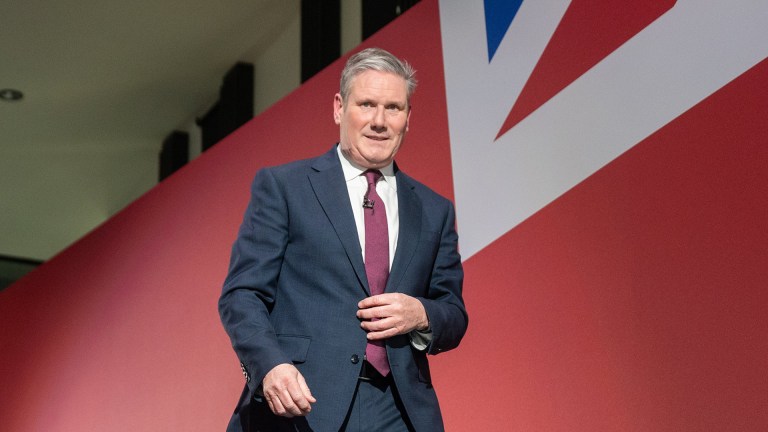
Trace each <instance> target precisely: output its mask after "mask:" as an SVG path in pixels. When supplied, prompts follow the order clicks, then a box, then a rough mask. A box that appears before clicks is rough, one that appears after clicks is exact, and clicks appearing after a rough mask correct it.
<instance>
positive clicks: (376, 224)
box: [363, 170, 389, 376]
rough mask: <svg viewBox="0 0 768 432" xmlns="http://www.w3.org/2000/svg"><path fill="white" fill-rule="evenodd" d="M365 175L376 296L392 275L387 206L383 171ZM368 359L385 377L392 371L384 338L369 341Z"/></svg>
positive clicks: (369, 266)
mask: <svg viewBox="0 0 768 432" xmlns="http://www.w3.org/2000/svg"><path fill="white" fill-rule="evenodd" d="M364 174H365V178H366V180H368V191H367V192H366V193H365V197H364V198H363V213H364V214H365V273H366V274H367V276H368V286H369V287H370V289H371V295H377V294H381V293H383V292H384V287H385V286H386V285H387V278H389V231H388V229H387V209H386V208H385V207H384V202H383V201H382V200H381V198H380V197H379V194H377V193H376V182H377V181H379V179H380V178H381V172H379V171H378V170H368V171H366V172H365V173H364ZM365 358H366V359H367V360H368V363H370V364H371V365H372V366H373V367H374V368H376V370H377V371H379V373H381V374H382V375H384V376H387V375H388V374H389V360H387V349H386V348H385V347H384V342H383V341H380V340H379V341H369V342H368V346H366V348H365Z"/></svg>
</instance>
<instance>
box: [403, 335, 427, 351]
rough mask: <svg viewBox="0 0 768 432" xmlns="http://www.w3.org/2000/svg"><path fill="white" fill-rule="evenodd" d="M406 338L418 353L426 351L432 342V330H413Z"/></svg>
mask: <svg viewBox="0 0 768 432" xmlns="http://www.w3.org/2000/svg"><path fill="white" fill-rule="evenodd" d="M408 336H409V337H410V338H411V345H412V346H413V347H414V348H416V349H417V350H419V351H424V350H426V349H427V347H428V346H429V344H430V343H431V342H432V330H426V331H419V330H413V331H412V332H410V333H408Z"/></svg>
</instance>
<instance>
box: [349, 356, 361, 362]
mask: <svg viewBox="0 0 768 432" xmlns="http://www.w3.org/2000/svg"><path fill="white" fill-rule="evenodd" d="M349 361H351V362H352V364H357V363H358V362H359V361H360V357H358V355H357V354H352V358H350V359H349Z"/></svg>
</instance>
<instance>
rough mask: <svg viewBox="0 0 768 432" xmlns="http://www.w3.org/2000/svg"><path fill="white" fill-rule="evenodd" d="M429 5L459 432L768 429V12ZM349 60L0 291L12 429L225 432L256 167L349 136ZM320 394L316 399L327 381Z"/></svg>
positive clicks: (414, 41) (5, 425) (440, 379)
mask: <svg viewBox="0 0 768 432" xmlns="http://www.w3.org/2000/svg"><path fill="white" fill-rule="evenodd" d="M652 3H654V4H652V5H636V4H634V3H632V2H620V1H609V0H601V1H599V2H587V1H578V0H574V1H570V2H569V1H562V0H558V1H551V2H550V1H548V2H530V1H525V2H521V1H517V2H515V1H494V0H485V1H479V0H469V1H448V0H445V1H439V2H438V1H437V0H422V1H421V2H420V3H419V4H418V5H416V6H415V7H413V8H411V9H410V10H409V11H408V12H406V13H405V14H404V15H403V16H402V17H400V18H399V19H398V20H396V21H395V22H394V23H392V24H391V25H389V26H387V27H386V28H385V29H383V30H382V31H381V32H379V33H377V34H376V35H375V36H374V37H372V38H371V39H369V40H367V41H366V42H365V43H364V44H363V46H366V47H367V46H380V47H383V48H385V49H388V50H391V51H392V52H394V53H395V54H397V55H399V56H402V57H405V58H407V59H408V60H409V61H410V62H412V63H413V64H414V66H415V67H416V69H417V70H418V77H419V80H420V85H419V89H418V90H417V92H416V95H415V97H414V100H413V105H414V112H413V115H412V117H411V132H410V133H409V136H408V138H407V140H406V142H405V144H404V147H403V149H402V150H401V153H400V154H399V157H398V163H399V164H400V166H401V167H402V168H403V169H404V170H405V171H407V172H408V173H410V174H412V175H413V176H414V177H416V178H419V179H422V180H423V181H424V182H425V183H427V184H428V185H429V186H431V187H433V188H434V189H436V190H437V191H438V192H440V193H442V194H444V195H446V196H448V197H449V198H451V199H455V202H456V206H457V214H458V228H459V233H460V237H461V249H462V254H463V256H464V259H465V261H464V264H465V269H466V283H465V287H464V288H465V297H466V301H467V306H468V310H469V313H470V328H469V331H468V334H467V336H466V338H465V340H464V341H463V342H462V345H461V346H460V347H459V348H458V349H457V350H456V351H452V352H449V353H445V354H442V355H440V356H436V357H433V358H432V362H431V364H432V366H433V374H432V375H433V377H434V380H435V387H436V389H437V391H438V395H439V396H440V401H441V405H442V407H443V412H444V415H445V420H446V427H447V429H448V430H450V431H469V430H473V431H474V430H482V431H486V430H489V431H495V430H504V431H595V430H599V431H616V430H621V431H649V430H652V431H699V430H718V431H719V430H766V429H768V410H766V409H765V408H766V406H768V360H767V359H768V338H766V337H765V335H766V329H768V314H766V313H765V311H766V310H768V294H766V290H765V288H764V287H765V281H766V280H768V265H766V263H768V230H766V229H765V222H764V220H765V217H766V215H768V170H766V169H765V167H766V165H767V164H768V129H766V128H765V126H764V124H765V119H766V118H768V84H766V83H768V60H766V57H768V48H767V47H768V38H765V37H764V30H763V29H764V28H765V25H766V22H767V21H768V6H766V5H764V2H760V1H744V2H738V3H728V2H701V1H678V2H670V1H659V2H652ZM345 60H346V59H340V60H339V61H337V62H335V63H334V64H332V65H331V66H330V67H328V68H327V69H326V70H325V71H323V72H321V73H320V74H318V75H317V76H316V77H314V78H313V79H311V80H310V81H309V82H307V83H306V84H305V85H303V86H302V87H300V88H299V89H297V90H296V91H295V92H293V93H292V94H290V95H289V96H287V97H286V98H284V99H283V100H282V101H280V102H279V103H277V104H276V105H275V106H273V107H272V108H271V109H269V110H268V111H266V112H265V113H264V114H262V115H260V116H258V117H257V118H255V119H254V120H253V121H251V122H250V123H248V124H246V125H245V126H243V127H242V128H241V129H239V130H238V131H236V132H235V133H234V134H232V135H231V136H229V137H228V138H227V139H225V140H224V141H223V142H221V143H220V144H218V145H217V146H215V147H213V148H212V149H210V150H209V151H207V152H206V153H205V154H203V155H202V156H201V157H199V158H198V159H196V160H194V161H193V162H191V163H190V164H188V165H187V166H186V167H184V168H183V169H182V170H180V171H179V172H177V173H176V174H174V175H173V176H171V177H170V178H169V179H167V180H166V181H164V182H162V183H161V184H159V185H158V186H157V187H155V188H154V189H153V190H151V191H150V192H149V193H147V194H146V195H145V196H143V197H142V198H141V199H139V200H137V201H136V202H134V203H133V204H131V205H130V206H128V207H127V208H126V209H125V210H123V211H122V212H120V213H119V214H118V215H116V216H115V217H114V218H112V219H110V220H109V221H108V222H106V223H105V224H103V225H102V226H100V227H98V228H97V229H95V230H94V231H93V232H91V233H90V234H88V235H87V236H85V237H84V238H83V239H81V240H80V241H78V242H77V243H76V244H74V245H73V246H71V247H70V248H68V249H67V250H65V251H64V252H62V253H61V254H59V255H57V256H56V257H54V258H53V259H51V260H50V261H49V262H47V263H45V264H44V265H43V266H41V267H40V268H38V269H37V270H36V271H34V272H33V273H31V274H30V275H28V276H27V277H25V278H24V279H22V280H21V281H19V282H18V283H16V284H15V285H13V286H11V287H10V288H8V289H7V290H5V291H3V292H0V328H2V331H1V332H0V389H2V391H0V424H2V426H0V428H2V430H4V431H13V432H15V431H20V432H21V431H24V432H27V431H46V432H47V431H89V430H109V431H136V430H184V431H211V430H223V429H224V427H225V425H226V422H227V420H228V418H229V415H230V413H231V411H232V409H233V408H234V405H235V402H236V401H237V398H238V396H239V394H240V390H241V388H242V385H243V378H242V375H241V373H240V368H239V365H238V361H237V358H236V357H235V355H234V353H233V351H232V350H231V348H230V347H229V342H228V339H227V337H226V335H225V333H224V331H223V329H222V328H221V324H220V323H219V319H218V314H217V311H216V301H217V298H218V295H219V292H220V286H221V283H222V281H223V279H224V276H225V273H226V269H227V264H228V258H229V250H230V246H231V243H232V241H233V240H234V238H235V233H236V231H237V228H238V226H239V224H240V221H241V218H242V212H243V210H244V209H245V206H246V204H247V200H248V194H249V185H250V181H251V179H252V177H253V174H254V173H255V171H256V170H257V169H259V168H260V167H263V166H268V165H275V164H279V163H283V162H287V161H290V160H293V159H297V158H304V157H311V156H314V155H317V154H319V153H321V152H324V151H326V150H327V149H329V148H330V147H331V146H332V145H333V143H334V142H335V141H336V139H337V137H338V130H337V126H335V125H334V123H333V117H332V101H333V99H332V98H333V94H334V93H335V92H336V89H337V88H338V76H339V72H340V70H341V68H342V66H343V62H344V61H345ZM309 385H310V386H311V383H309Z"/></svg>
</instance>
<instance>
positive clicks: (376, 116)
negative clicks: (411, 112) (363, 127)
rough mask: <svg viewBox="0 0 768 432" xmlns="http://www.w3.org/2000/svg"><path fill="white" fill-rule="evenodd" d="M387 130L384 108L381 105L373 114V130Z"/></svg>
mask: <svg viewBox="0 0 768 432" xmlns="http://www.w3.org/2000/svg"><path fill="white" fill-rule="evenodd" d="M385 128H386V126H385V124H384V107H383V106H381V105H379V106H377V107H376V112H375V113H373V118H371V129H374V130H382V129H385Z"/></svg>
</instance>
